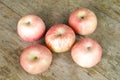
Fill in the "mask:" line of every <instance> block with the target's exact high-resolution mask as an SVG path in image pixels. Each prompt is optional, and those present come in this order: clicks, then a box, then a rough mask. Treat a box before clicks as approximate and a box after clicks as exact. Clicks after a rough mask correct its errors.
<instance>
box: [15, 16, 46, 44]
mask: <svg viewBox="0 0 120 80" xmlns="http://www.w3.org/2000/svg"><path fill="white" fill-rule="evenodd" d="M45 28H46V27H45V23H44V22H43V20H42V19H41V18H40V17H38V16H36V15H27V16H24V17H22V18H21V19H20V20H19V22H18V25H17V32H18V35H19V36H20V37H21V38H22V39H23V40H25V41H28V42H33V41H36V40H38V39H40V38H41V37H42V36H43V34H44V32H45Z"/></svg>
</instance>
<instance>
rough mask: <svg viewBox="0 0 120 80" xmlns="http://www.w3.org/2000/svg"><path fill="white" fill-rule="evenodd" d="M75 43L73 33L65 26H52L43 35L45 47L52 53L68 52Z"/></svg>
mask: <svg viewBox="0 0 120 80" xmlns="http://www.w3.org/2000/svg"><path fill="white" fill-rule="evenodd" d="M74 42H75V33H74V31H73V30H72V28H71V27H69V26H67V25H65V24H56V25H53V26H52V27H51V28H50V29H49V30H48V31H47V33H46V35H45V43H46V45H47V46H48V47H49V48H50V49H51V50H52V51H54V52H57V53H61V52H66V51H68V50H69V49H70V48H71V47H72V45H73V44H74Z"/></svg>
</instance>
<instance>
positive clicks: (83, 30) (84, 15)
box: [68, 8, 97, 35]
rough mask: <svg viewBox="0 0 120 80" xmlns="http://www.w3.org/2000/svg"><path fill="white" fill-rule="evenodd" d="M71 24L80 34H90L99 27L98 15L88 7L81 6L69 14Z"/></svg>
mask: <svg viewBox="0 0 120 80" xmlns="http://www.w3.org/2000/svg"><path fill="white" fill-rule="evenodd" d="M68 22H69V25H70V26H71V27H72V28H73V29H74V31H75V32H76V33H78V34H79V35H89V34H91V33H93V32H94V31H95V29H96V27H97V17H96V15H95V14H94V12H92V11H91V10H89V9H87V8H79V9H77V10H75V11H73V12H72V13H71V14H70V16H69V20H68Z"/></svg>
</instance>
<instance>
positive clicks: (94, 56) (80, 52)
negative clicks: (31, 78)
mask: <svg viewBox="0 0 120 80" xmlns="http://www.w3.org/2000/svg"><path fill="white" fill-rule="evenodd" d="M71 56H72V59H73V60H74V62H75V63H77V64H78V65H80V66H81V67H84V68H90V67H93V66H95V65H96V64H97V63H99V62H100V60H101V57H102V48H101V46H100V45H99V44H98V43H97V42H96V41H95V40H92V39H90V38H84V39H81V40H79V41H78V42H76V43H75V45H74V46H73V47H72V49H71Z"/></svg>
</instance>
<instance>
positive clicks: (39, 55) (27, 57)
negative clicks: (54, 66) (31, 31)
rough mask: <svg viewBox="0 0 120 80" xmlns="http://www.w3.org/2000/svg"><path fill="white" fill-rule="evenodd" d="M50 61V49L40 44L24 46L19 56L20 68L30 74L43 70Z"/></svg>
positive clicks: (48, 65)
mask: <svg viewBox="0 0 120 80" xmlns="http://www.w3.org/2000/svg"><path fill="white" fill-rule="evenodd" d="M51 62H52V53H51V51H50V50H49V49H48V48H47V47H45V46H43V45H40V44H34V45H31V46H29V47H27V48H25V49H24V50H23V52H22V54H21V56H20V64H21V66H22V68H23V69H24V70H25V71H26V72H28V73H30V74H40V73H43V72H45V71H46V70H47V69H48V68H49V67H50V64H51Z"/></svg>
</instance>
